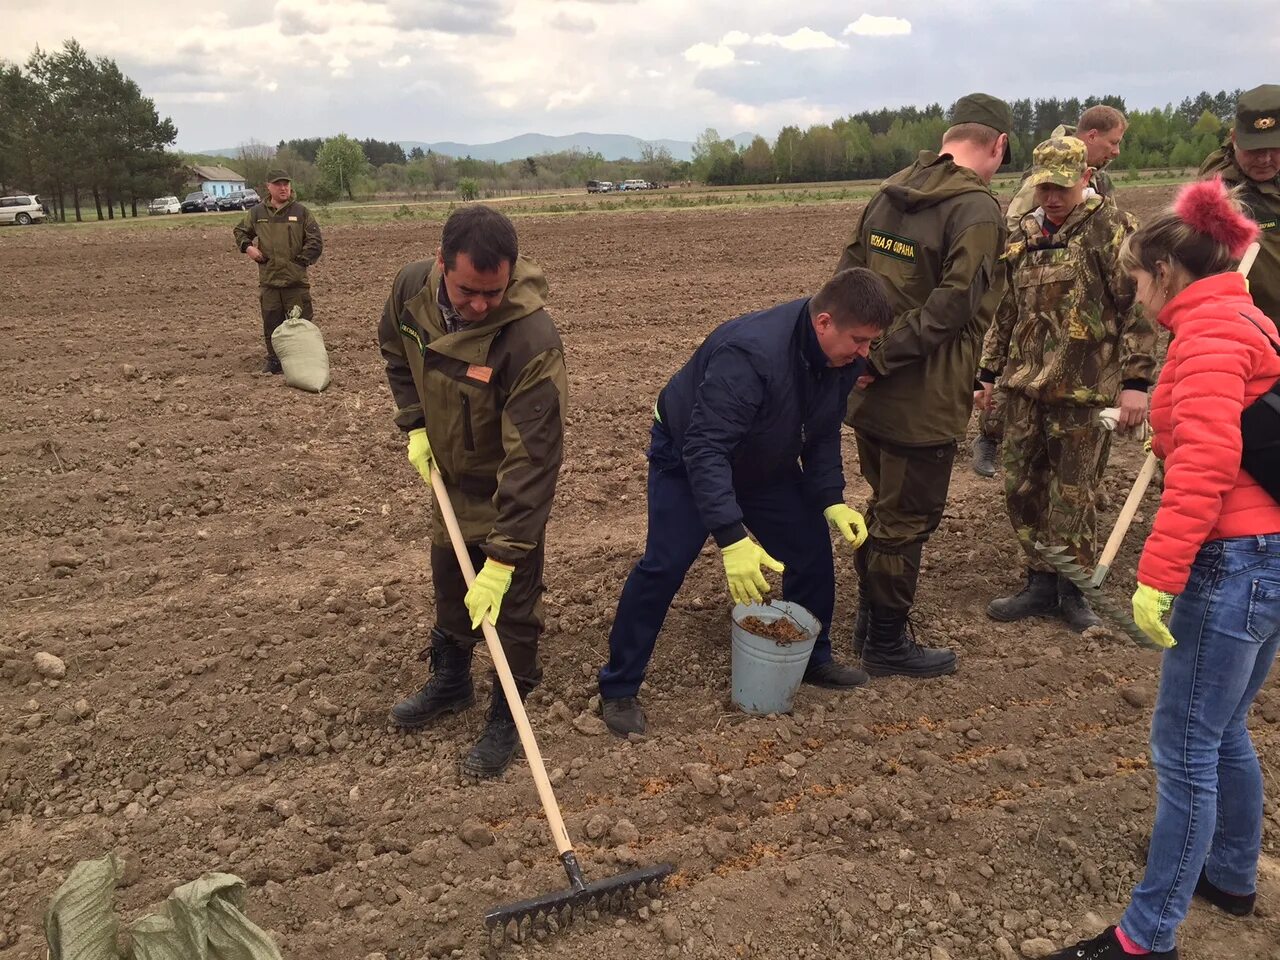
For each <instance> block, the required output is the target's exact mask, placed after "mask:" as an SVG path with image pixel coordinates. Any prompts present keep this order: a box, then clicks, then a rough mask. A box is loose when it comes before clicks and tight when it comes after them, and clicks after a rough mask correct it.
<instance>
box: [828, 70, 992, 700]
mask: <svg viewBox="0 0 1280 960" xmlns="http://www.w3.org/2000/svg"><path fill="white" fill-rule="evenodd" d="M1012 129H1013V115H1012V113H1011V112H1010V110H1009V105H1008V104H1006V103H1005V102H1004V101H1003V100H998V99H996V98H995V97H992V96H988V95H987V94H982V93H975V94H971V95H969V96H966V97H962V98H960V99H959V100H957V101H956V103H955V105H954V106H953V107H952V111H951V126H950V127H949V128H948V129H947V131H946V132H945V133H944V134H943V137H942V149H941V151H940V152H939V153H934V152H932V151H929V150H924V151H921V153H920V155H919V157H918V158H917V159H916V161H915V163H913V164H912V165H911V166H910V167H907V168H906V169H905V170H901V171H899V172H898V173H896V174H894V175H893V176H892V177H890V178H889V179H888V180H886V181H885V182H884V183H883V184H882V185H881V187H880V190H879V191H878V192H877V193H876V195H875V196H874V197H873V198H872V199H871V202H870V203H868V204H867V207H866V209H865V210H864V211H863V213H862V218H861V220H860V222H859V223H858V227H857V229H856V230H855V231H854V234H853V238H852V239H851V240H850V241H849V245H848V246H847V247H846V248H845V251H844V255H843V256H842V257H841V258H840V263H839V265H838V269H839V270H845V269H848V268H849V267H869V268H870V269H871V270H873V271H875V272H876V273H877V274H878V275H879V276H880V277H881V279H882V280H883V281H884V282H885V285H886V287H887V288H888V292H889V302H890V304H891V306H892V307H893V312H894V319H893V322H892V323H891V324H890V326H889V328H888V329H887V330H886V331H885V332H884V335H883V336H881V337H880V338H879V340H878V341H877V342H876V345H875V346H874V348H873V349H872V351H871V354H870V357H869V361H870V369H869V371H868V374H867V375H866V376H864V377H863V378H862V379H861V380H860V381H859V383H860V386H861V387H862V389H860V390H855V391H854V393H853V395H852V396H851V397H850V401H849V411H848V416H847V418H846V420H845V422H846V423H848V424H849V425H851V426H852V427H853V428H854V431H855V433H856V434H857V442H858V461H859V468H860V469H861V471H862V475H863V477H865V478H866V480H867V482H868V483H869V484H870V485H871V501H870V505H869V507H868V509H867V513H866V519H867V525H868V530H869V537H868V540H867V542H866V543H865V544H863V546H862V549H861V550H859V551H858V553H857V555H856V560H855V567H856V568H857V571H858V577H859V607H858V620H857V626H856V627H855V629H854V651H855V653H858V654H860V655H861V656H862V665H863V667H864V668H865V669H866V671H867V672H868V673H870V674H871V675H872V676H885V675H890V674H899V675H902V676H907V677H936V676H941V675H943V674H947V673H952V672H954V671H955V669H956V657H955V654H954V653H952V652H951V651H949V650H930V649H927V648H924V647H921V646H919V645H918V644H917V643H916V642H915V639H914V636H913V635H912V634H911V633H910V632H909V631H908V629H907V618H908V614H909V613H910V612H911V608H912V605H913V604H914V603H915V594H916V585H917V582H918V580H919V576H920V559H921V555H922V553H923V549H924V543H925V541H926V540H928V539H929V536H930V534H932V533H933V531H934V530H936V529H937V527H938V524H939V523H940V522H941V520H942V511H943V508H944V507H945V506H946V502H947V489H948V487H949V486H950V483H951V464H952V462H953V461H954V460H955V455H956V444H957V441H958V440H959V439H960V438H962V437H963V436H964V434H965V428H966V425H967V423H968V421H969V413H970V410H971V408H972V403H973V391H974V374H975V372H976V371H977V369H978V354H979V351H980V349H981V346H982V337H983V335H984V334H985V332H986V329H987V327H988V326H989V325H990V322H991V317H992V316H993V315H994V313H995V308H996V304H997V303H999V300H1000V287H999V280H1000V274H999V272H998V260H999V257H1000V252H1001V250H1002V249H1003V247H1004V235H1005V229H1004V223H1003V218H1002V217H1001V214H1000V205H999V204H998V203H997V202H996V198H995V197H994V196H993V195H992V193H991V189H990V187H989V184H990V182H991V178H992V176H994V175H995V172H996V171H997V170H998V169H999V168H1000V166H1001V165H1002V164H1004V163H1008V162H1009V159H1010V156H1009V132H1010V131H1011V130H1012Z"/></svg>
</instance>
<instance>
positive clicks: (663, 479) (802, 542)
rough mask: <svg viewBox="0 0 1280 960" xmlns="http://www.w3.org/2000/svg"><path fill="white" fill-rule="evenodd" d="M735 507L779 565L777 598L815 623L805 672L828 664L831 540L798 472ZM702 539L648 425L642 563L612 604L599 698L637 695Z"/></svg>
mask: <svg viewBox="0 0 1280 960" xmlns="http://www.w3.org/2000/svg"><path fill="white" fill-rule="evenodd" d="M738 505H739V506H740V507H741V508H742V513H743V522H744V523H745V524H746V526H747V529H748V530H750V531H751V533H752V534H753V535H754V536H755V538H756V539H757V540H758V541H759V542H760V546H762V547H763V548H764V549H765V551H766V552H767V553H768V554H769V555H770V556H772V557H774V558H776V559H778V560H781V561H782V563H784V564H785V565H786V570H785V571H784V573H783V574H782V596H783V598H784V599H786V600H791V601H793V602H795V603H798V604H800V605H801V606H802V607H804V608H805V609H807V610H808V611H809V612H810V613H812V614H813V615H814V616H815V617H816V618H817V619H818V621H819V622H820V623H821V624H822V632H821V633H820V634H819V635H818V640H817V643H816V644H814V648H813V653H812V654H810V655H809V666H811V667H814V666H818V665H819V664H823V663H827V662H829V661H830V660H831V659H832V656H831V617H832V615H833V614H834V612H835V605H836V572H835V561H834V559H833V557H832V554H831V533H830V530H829V529H828V527H827V521H826V520H825V519H823V516H822V509H821V508H820V507H816V506H814V505H813V504H811V503H809V502H808V501H807V499H806V498H805V496H804V492H803V490H802V489H801V474H800V470H799V467H797V468H796V471H795V474H794V476H791V477H787V478H783V479H782V480H780V481H779V482H778V483H777V484H775V485H772V486H770V487H768V488H767V489H762V490H753V491H745V492H739V493H738ZM708 536H710V534H709V532H708V531H707V528H706V527H705V526H704V525H703V523H702V518H701V516H700V515H699V514H698V505H697V503H695V502H694V499H693V490H692V488H691V487H690V486H689V479H688V477H687V476H685V473H684V468H683V465H682V464H681V462H680V460H679V457H678V456H677V455H676V453H675V452H674V450H673V449H672V448H671V440H670V437H669V435H668V434H667V432H666V429H665V428H664V427H662V425H661V424H658V423H655V424H654V427H653V443H652V445H651V446H650V448H649V531H648V534H647V536H646V539H645V545H644V556H643V557H641V558H640V562H639V563H637V564H636V565H635V568H634V569H633V570H632V571H631V575H630V576H629V577H627V582H626V585H625V586H624V587H623V588H622V596H621V597H620V598H619V600H618V611H617V613H616V614H614V618H613V628H612V629H611V630H610V631H609V662H608V663H607V664H605V666H603V667H601V668H600V695H601V696H603V697H605V698H606V699H612V698H615V697H633V696H635V695H636V693H638V692H639V690H640V684H641V683H642V682H643V680H644V674H645V670H646V668H647V667H648V665H649V658H650V657H652V656H653V648H654V645H655V644H656V642H657V639H658V633H659V632H660V631H661V630H662V624H663V622H664V621H665V620H666V618H667V610H668V608H669V607H670V606H671V601H672V600H674V599H675V596H676V593H677V592H678V591H679V590H680V585H681V584H682V583H684V578H685V574H687V573H688V572H689V568H690V567H691V566H693V561H694V560H696V559H697V558H698V554H699V553H701V552H702V546H703V544H705V543H706V542H707V537H708ZM726 636H727V631H726Z"/></svg>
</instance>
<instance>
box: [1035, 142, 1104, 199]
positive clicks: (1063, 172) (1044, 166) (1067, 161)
mask: <svg viewBox="0 0 1280 960" xmlns="http://www.w3.org/2000/svg"><path fill="white" fill-rule="evenodd" d="M1088 169H1089V148H1088V147H1086V146H1085V144H1084V141H1083V140H1077V139H1076V138H1075V137H1050V138H1049V139H1048V140H1046V141H1045V142H1044V143H1041V144H1039V145H1038V146H1037V147H1036V148H1035V150H1034V152H1032V154H1031V174H1030V175H1029V176H1028V177H1027V186H1030V187H1038V186H1040V184H1042V183H1051V184H1053V185H1054V186H1055V187H1074V186H1075V185H1076V184H1077V183H1079V182H1080V181H1081V180H1083V179H1084V175H1085V171H1087V170H1088Z"/></svg>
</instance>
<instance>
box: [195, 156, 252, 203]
mask: <svg viewBox="0 0 1280 960" xmlns="http://www.w3.org/2000/svg"><path fill="white" fill-rule="evenodd" d="M187 169H188V170H189V171H191V176H192V178H193V179H194V180H195V181H196V182H197V184H198V188H199V189H201V190H203V191H204V192H205V193H207V194H209V195H210V196H212V197H225V196H226V195H227V194H229V193H233V192H234V191H236V190H243V189H244V182H245V181H244V177H242V176H240V174H238V173H236V172H235V171H234V170H231V169H229V168H228V167H222V166H215V167H211V166H203V165H201V164H192V165H191V166H189V167H187Z"/></svg>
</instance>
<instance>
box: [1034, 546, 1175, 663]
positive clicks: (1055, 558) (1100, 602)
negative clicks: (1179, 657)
mask: <svg viewBox="0 0 1280 960" xmlns="http://www.w3.org/2000/svg"><path fill="white" fill-rule="evenodd" d="M1035 548H1036V553H1038V554H1040V556H1041V558H1042V559H1043V560H1044V561H1045V562H1046V563H1048V564H1050V565H1051V566H1052V567H1053V568H1054V569H1055V570H1057V571H1058V573H1059V574H1060V575H1061V576H1064V577H1066V578H1067V579H1068V580H1070V581H1071V582H1072V583H1074V584H1075V585H1076V586H1077V587H1079V588H1080V592H1081V593H1083V594H1084V596H1085V599H1087V600H1088V601H1089V604H1090V605H1091V606H1092V607H1093V608H1094V609H1095V610H1098V611H1099V612H1101V613H1103V614H1105V615H1106V616H1107V618H1108V619H1109V620H1111V622H1112V623H1114V624H1115V625H1116V626H1118V627H1119V628H1120V629H1121V630H1123V631H1124V632H1125V634H1126V635H1127V636H1128V637H1129V639H1131V640H1133V641H1134V643H1136V644H1138V645H1139V646H1143V647H1148V648H1149V649H1152V650H1162V649H1163V648H1162V647H1160V646H1159V645H1157V644H1155V643H1153V642H1152V641H1151V640H1150V638H1148V637H1147V635H1146V634H1145V633H1143V632H1142V628H1140V627H1139V626H1138V625H1137V624H1136V623H1135V622H1134V620H1133V617H1132V616H1130V615H1129V611H1128V610H1127V609H1125V608H1124V607H1122V606H1121V605H1120V604H1118V603H1116V602H1115V601H1114V600H1112V599H1111V598H1110V597H1108V596H1107V595H1106V594H1105V593H1103V592H1102V590H1101V589H1100V588H1098V587H1097V586H1095V585H1094V582H1093V574H1091V573H1090V572H1089V571H1088V570H1086V569H1085V568H1084V567H1082V566H1081V565H1080V564H1078V563H1076V561H1075V559H1074V557H1073V556H1072V555H1071V553H1070V552H1069V551H1068V550H1067V548H1066V547H1049V546H1046V545H1045V544H1043V543H1040V542H1039V541H1036V544H1035Z"/></svg>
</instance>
